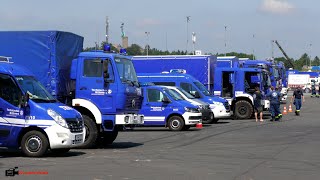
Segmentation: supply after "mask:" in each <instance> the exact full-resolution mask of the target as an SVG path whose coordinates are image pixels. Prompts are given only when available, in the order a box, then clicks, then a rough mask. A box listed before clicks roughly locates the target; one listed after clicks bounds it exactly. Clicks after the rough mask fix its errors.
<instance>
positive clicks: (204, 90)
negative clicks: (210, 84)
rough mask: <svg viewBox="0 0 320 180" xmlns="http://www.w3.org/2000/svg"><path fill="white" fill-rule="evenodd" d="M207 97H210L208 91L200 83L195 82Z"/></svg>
mask: <svg viewBox="0 0 320 180" xmlns="http://www.w3.org/2000/svg"><path fill="white" fill-rule="evenodd" d="M193 83H194V84H195V85H196V86H197V87H198V88H199V89H200V91H201V92H202V93H203V94H204V95H205V96H210V92H209V91H208V89H207V88H206V87H205V86H204V85H203V84H202V83H201V82H199V81H195V82H193Z"/></svg>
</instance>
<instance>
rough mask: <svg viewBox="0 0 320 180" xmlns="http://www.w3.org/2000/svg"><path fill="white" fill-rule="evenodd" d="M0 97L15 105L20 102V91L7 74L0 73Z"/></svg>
mask: <svg viewBox="0 0 320 180" xmlns="http://www.w3.org/2000/svg"><path fill="white" fill-rule="evenodd" d="M0 98H2V99H3V100H5V101H7V102H8V103H10V104H12V105H14V106H16V107H18V106H19V105H20V104H21V101H22V94H21V91H20V89H19V87H18V86H17V84H16V83H15V81H14V80H13V79H12V78H11V76H9V75H5V74H0Z"/></svg>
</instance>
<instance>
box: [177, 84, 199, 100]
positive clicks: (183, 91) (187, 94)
mask: <svg viewBox="0 0 320 180" xmlns="http://www.w3.org/2000/svg"><path fill="white" fill-rule="evenodd" d="M177 89H178V90H179V91H180V92H182V94H184V95H185V96H186V97H187V98H188V99H195V97H193V96H192V95H191V94H189V93H188V92H187V91H185V90H183V89H182V88H179V87H178V88H177Z"/></svg>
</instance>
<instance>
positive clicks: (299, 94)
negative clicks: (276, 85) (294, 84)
mask: <svg viewBox="0 0 320 180" xmlns="http://www.w3.org/2000/svg"><path fill="white" fill-rule="evenodd" d="M293 99H294V101H293ZM301 100H302V101H303V102H305V99H304V96H303V92H302V90H301V88H300V87H298V88H297V89H296V90H295V91H294V92H293V96H292V98H291V103H292V101H293V104H294V105H295V106H296V111H295V113H296V115H297V116H299V115H300V109H301V106H302V101H301Z"/></svg>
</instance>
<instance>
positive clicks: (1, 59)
mask: <svg viewBox="0 0 320 180" xmlns="http://www.w3.org/2000/svg"><path fill="white" fill-rule="evenodd" d="M10 59H11V57H6V56H0V62H7V63H9V62H10Z"/></svg>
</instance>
